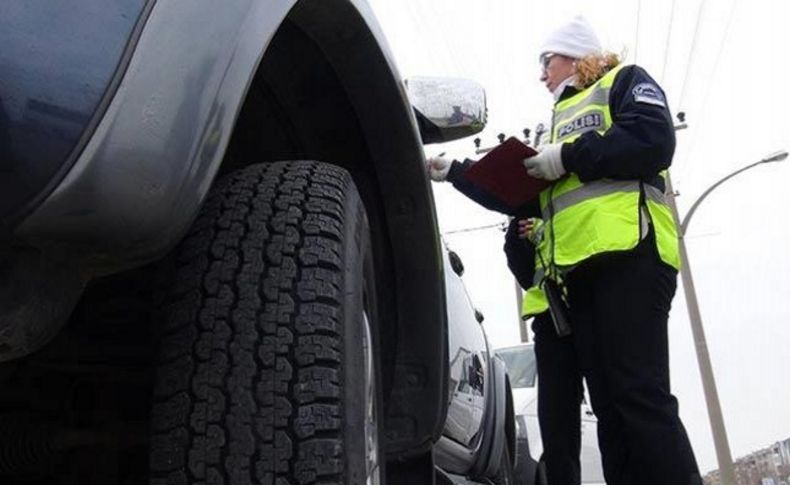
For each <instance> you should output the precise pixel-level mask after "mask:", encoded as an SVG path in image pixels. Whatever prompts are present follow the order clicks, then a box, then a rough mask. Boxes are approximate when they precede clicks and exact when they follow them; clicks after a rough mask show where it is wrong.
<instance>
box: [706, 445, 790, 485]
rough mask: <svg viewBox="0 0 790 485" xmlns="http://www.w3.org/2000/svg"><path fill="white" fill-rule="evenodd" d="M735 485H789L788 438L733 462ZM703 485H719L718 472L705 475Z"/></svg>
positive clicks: (789, 460)
mask: <svg viewBox="0 0 790 485" xmlns="http://www.w3.org/2000/svg"><path fill="white" fill-rule="evenodd" d="M735 479H736V480H737V485H790V438H788V439H786V440H784V441H778V442H776V443H774V444H773V445H771V446H769V447H767V448H763V449H762V450H759V451H755V452H753V453H750V454H748V455H746V456H743V457H741V458H738V459H737V460H736V461H735ZM704 481H705V485H720V484H721V477H720V475H719V471H718V470H714V471H712V472H710V473H708V474H707V475H705V479H704Z"/></svg>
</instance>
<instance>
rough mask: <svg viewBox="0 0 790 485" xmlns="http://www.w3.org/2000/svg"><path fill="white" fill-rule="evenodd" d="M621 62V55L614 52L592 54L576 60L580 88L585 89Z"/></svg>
mask: <svg viewBox="0 0 790 485" xmlns="http://www.w3.org/2000/svg"><path fill="white" fill-rule="evenodd" d="M618 64H620V56H618V55H617V54H615V53H612V52H603V53H601V54H592V55H589V56H586V57H583V58H581V59H579V60H577V61H575V65H576V82H575V83H574V84H575V86H576V87H577V88H578V89H584V88H586V87H587V86H589V85H591V84H592V83H594V82H595V81H597V80H599V79H601V77H602V76H603V75H604V74H606V73H607V72H609V71H610V70H611V69H612V68H613V67H615V66H616V65H618Z"/></svg>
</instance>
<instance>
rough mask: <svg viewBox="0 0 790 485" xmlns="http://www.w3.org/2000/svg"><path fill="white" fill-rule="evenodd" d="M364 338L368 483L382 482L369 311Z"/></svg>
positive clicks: (364, 320)
mask: <svg viewBox="0 0 790 485" xmlns="http://www.w3.org/2000/svg"><path fill="white" fill-rule="evenodd" d="M362 320H363V327H364V333H365V335H364V340H363V342H362V353H363V355H364V359H365V452H366V456H367V460H366V462H367V484H368V485H379V484H380V483H381V468H380V467H379V433H378V415H377V414H376V376H375V366H374V363H373V339H372V337H371V333H370V320H369V319H368V314H367V312H363V314H362Z"/></svg>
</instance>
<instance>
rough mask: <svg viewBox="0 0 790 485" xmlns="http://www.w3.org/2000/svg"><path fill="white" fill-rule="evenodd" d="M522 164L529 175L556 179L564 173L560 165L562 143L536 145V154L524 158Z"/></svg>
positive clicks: (563, 168)
mask: <svg viewBox="0 0 790 485" xmlns="http://www.w3.org/2000/svg"><path fill="white" fill-rule="evenodd" d="M524 166H525V167H526V168H527V173H528V174H530V175H531V176H533V177H535V178H539V179H544V180H557V179H558V178H560V177H562V176H563V175H565V167H564V166H563V165H562V143H550V144H548V145H542V146H540V147H538V154H537V155H535V156H534V157H529V158H525V159H524Z"/></svg>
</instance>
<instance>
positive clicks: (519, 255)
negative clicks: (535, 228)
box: [502, 218, 535, 290]
mask: <svg viewBox="0 0 790 485" xmlns="http://www.w3.org/2000/svg"><path fill="white" fill-rule="evenodd" d="M502 249H504V251H505V257H506V258H507V267H508V268H510V272H511V273H513V276H515V277H516V281H518V284H519V285H520V286H521V287H522V288H523V289H525V290H526V289H528V288H529V287H530V286H532V280H533V278H534V277H535V246H534V245H533V244H532V243H531V242H529V241H528V240H526V239H521V238H520V237H518V218H515V219H513V220H511V221H510V225H509V226H508V228H507V232H506V233H505V245H504V246H503V248H502Z"/></svg>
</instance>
